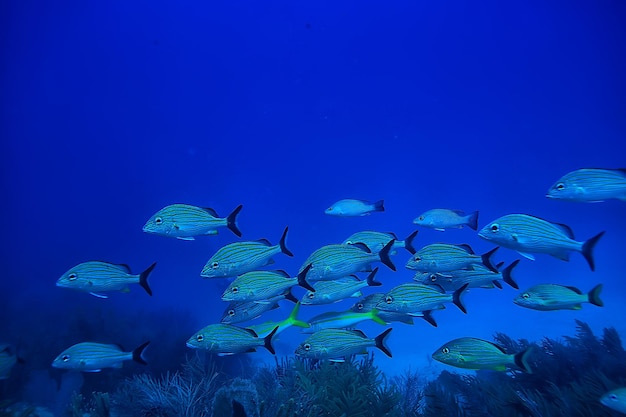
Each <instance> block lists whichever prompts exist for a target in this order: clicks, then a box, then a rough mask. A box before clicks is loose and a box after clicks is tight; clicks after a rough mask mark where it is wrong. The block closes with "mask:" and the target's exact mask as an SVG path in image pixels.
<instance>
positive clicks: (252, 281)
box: [222, 269, 315, 301]
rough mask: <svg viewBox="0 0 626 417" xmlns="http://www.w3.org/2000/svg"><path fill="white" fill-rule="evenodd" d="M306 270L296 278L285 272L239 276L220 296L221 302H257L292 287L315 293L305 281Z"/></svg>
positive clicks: (253, 273) (250, 273)
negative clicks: (297, 286)
mask: <svg viewBox="0 0 626 417" xmlns="http://www.w3.org/2000/svg"><path fill="white" fill-rule="evenodd" d="M307 272H308V269H305V270H304V271H302V272H301V273H299V274H298V276H297V277H296V278H291V277H289V274H287V273H286V272H285V271H280V270H279V271H252V272H246V273H245V274H243V275H239V276H238V277H237V278H235V280H234V281H233V282H231V283H230V285H229V286H228V287H227V288H226V290H224V293H223V294H222V300H223V301H258V300H266V299H268V298H272V297H275V296H277V295H280V294H284V293H285V291H287V290H288V289H289V288H291V287H293V286H294V285H299V286H301V287H302V288H304V289H307V290H309V291H311V292H315V288H313V287H311V285H309V283H308V282H307V281H306V274H307Z"/></svg>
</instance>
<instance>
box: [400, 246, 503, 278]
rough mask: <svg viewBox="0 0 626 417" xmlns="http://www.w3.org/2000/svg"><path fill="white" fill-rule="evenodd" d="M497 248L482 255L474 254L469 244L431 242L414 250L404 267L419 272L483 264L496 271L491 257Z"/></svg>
mask: <svg viewBox="0 0 626 417" xmlns="http://www.w3.org/2000/svg"><path fill="white" fill-rule="evenodd" d="M497 250H498V248H497V247H496V248H494V249H492V250H490V251H489V252H487V253H485V254H483V255H476V254H475V253H474V251H473V250H472V248H471V247H470V246H469V245H465V244H463V245H451V244H448V243H433V244H431V245H427V246H424V247H423V248H422V249H420V250H418V251H417V252H415V254H414V255H413V256H412V257H411V259H409V260H408V261H407V263H406V267H407V268H408V269H413V270H415V271H421V272H450V271H456V270H458V269H471V268H472V267H473V266H474V265H484V266H486V267H487V268H489V269H490V270H492V271H493V272H498V270H497V269H496V267H494V266H493V264H492V263H491V257H492V256H493V254H494V253H495V252H496V251H497Z"/></svg>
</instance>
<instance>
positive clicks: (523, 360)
mask: <svg viewBox="0 0 626 417" xmlns="http://www.w3.org/2000/svg"><path fill="white" fill-rule="evenodd" d="M532 351H533V347H532V346H531V347H529V348H528V349H526V350H523V351H521V352H518V353H516V354H515V355H514V356H513V360H514V361H515V365H517V366H518V367H519V368H520V369H521V370H522V371H524V372H526V373H529V374H532V373H533V370H532V369H531V367H530V365H529V363H528V357H529V356H530V354H531V353H532Z"/></svg>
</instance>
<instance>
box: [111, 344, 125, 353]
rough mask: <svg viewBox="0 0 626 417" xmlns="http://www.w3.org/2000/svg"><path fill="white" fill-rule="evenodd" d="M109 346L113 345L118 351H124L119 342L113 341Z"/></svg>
mask: <svg viewBox="0 0 626 417" xmlns="http://www.w3.org/2000/svg"><path fill="white" fill-rule="evenodd" d="M110 346H111V347H115V349H119V350H120V352H126V349H124V346H122V345H121V344H119V343H113V344H111V345H110Z"/></svg>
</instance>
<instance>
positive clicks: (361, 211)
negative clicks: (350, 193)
mask: <svg viewBox="0 0 626 417" xmlns="http://www.w3.org/2000/svg"><path fill="white" fill-rule="evenodd" d="M384 203H385V201H384V200H378V201H376V202H373V203H372V202H370V201H366V200H354V199H349V198H348V199H345V200H339V201H337V202H336V203H334V204H333V205H331V206H330V207H328V208H327V209H326V210H325V211H324V213H326V214H328V215H329V216H339V217H356V216H369V215H370V214H371V213H375V212H377V211H385V207H384Z"/></svg>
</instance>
